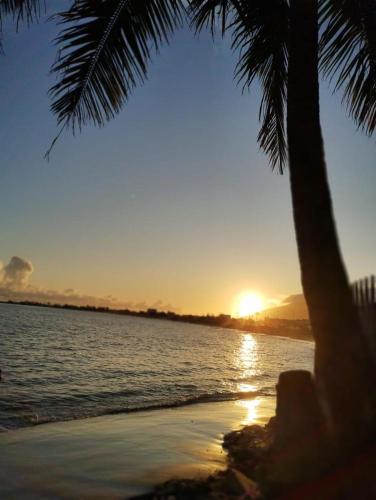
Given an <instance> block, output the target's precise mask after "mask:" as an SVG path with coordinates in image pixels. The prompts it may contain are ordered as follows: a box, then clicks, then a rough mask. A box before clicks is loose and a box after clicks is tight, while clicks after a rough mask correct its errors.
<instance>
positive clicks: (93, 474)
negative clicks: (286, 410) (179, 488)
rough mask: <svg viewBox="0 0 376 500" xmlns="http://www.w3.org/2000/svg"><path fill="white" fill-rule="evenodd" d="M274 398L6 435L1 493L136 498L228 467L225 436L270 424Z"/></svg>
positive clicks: (1, 438)
mask: <svg viewBox="0 0 376 500" xmlns="http://www.w3.org/2000/svg"><path fill="white" fill-rule="evenodd" d="M274 409H275V401H274V399H273V398H255V399H251V400H242V401H236V402H234V401H231V402H219V403H210V404H198V405H192V406H187V407H181V408H172V409H163V410H155V411H147V412H139V413H134V414H120V415H110V416H103V417H96V418H90V419H82V420H75V421H70V422H60V423H51V424H45V425H40V426H36V427H33V428H28V429H21V430H17V431H10V432H4V433H2V434H1V435H0V448H1V450H2V453H1V456H0V496H1V498H4V499H5V498H6V499H16V498H17V499H22V498H28V499H33V498H38V499H40V498H49V499H51V498H67V499H68V498H98V499H99V498H106V499H109V498H114V499H115V498H129V497H132V496H134V495H138V494H142V493H146V492H148V491H150V490H151V489H152V487H153V485H155V484H156V483H159V482H161V481H165V480H168V479H171V478H177V477H199V476H204V475H209V474H210V473H212V472H214V471H215V470H219V469H222V468H224V465H225V461H226V456H225V454H224V452H223V450H222V446H221V444H222V438H223V435H224V434H225V433H227V432H229V431H231V430H233V429H237V428H241V427H242V426H243V425H247V424H250V423H260V424H263V423H265V422H266V421H267V420H268V418H269V417H270V416H271V415H272V414H273V413H274Z"/></svg>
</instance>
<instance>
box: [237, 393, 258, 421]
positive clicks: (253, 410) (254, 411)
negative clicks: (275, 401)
mask: <svg viewBox="0 0 376 500" xmlns="http://www.w3.org/2000/svg"><path fill="white" fill-rule="evenodd" d="M236 404H237V405H238V406H242V407H243V408H244V409H245V410H247V413H246V414H245V416H244V418H243V420H242V421H241V422H240V423H241V424H242V425H250V424H254V423H255V422H256V421H257V420H258V418H259V413H258V407H259V405H260V399H243V400H241V401H237V402H236Z"/></svg>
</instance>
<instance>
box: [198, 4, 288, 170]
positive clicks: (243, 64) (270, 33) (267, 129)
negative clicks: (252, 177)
mask: <svg viewBox="0 0 376 500" xmlns="http://www.w3.org/2000/svg"><path fill="white" fill-rule="evenodd" d="M190 12H191V18H192V22H193V24H194V26H195V28H196V30H197V31H201V30H202V29H204V28H209V29H210V30H211V32H212V34H214V33H215V30H216V28H217V26H218V25H219V26H220V27H221V32H222V35H224V34H225V33H226V32H227V31H229V32H230V33H231V34H232V48H233V50H234V51H237V52H238V53H239V61H238V63H237V66H236V69H235V78H236V80H237V81H238V83H243V88H249V87H250V86H251V84H252V83H253V81H254V80H255V79H258V80H259V81H260V83H261V87H262V94H263V95H262V99H261V104H260V109H259V119H260V121H261V129H260V132H259V134H258V137H257V140H258V142H259V144H260V147H261V148H262V149H263V151H264V152H265V153H266V154H267V155H268V157H269V161H270V164H271V167H272V168H273V169H274V168H276V167H278V170H279V172H280V173H283V170H284V167H285V165H286V161H287V146H286V131H285V113H286V98H287V95H286V87H287V34H288V5H287V1H286V0H227V1H226V0H192V1H191V3H190Z"/></svg>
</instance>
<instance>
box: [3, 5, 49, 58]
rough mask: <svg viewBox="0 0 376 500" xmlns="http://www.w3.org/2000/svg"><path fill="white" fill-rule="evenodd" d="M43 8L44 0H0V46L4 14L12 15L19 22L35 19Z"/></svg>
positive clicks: (28, 22) (29, 21)
mask: <svg viewBox="0 0 376 500" xmlns="http://www.w3.org/2000/svg"><path fill="white" fill-rule="evenodd" d="M44 10H45V2H44V0H0V48H1V43H2V23H3V19H4V18H5V17H6V16H12V17H13V19H14V21H16V26H17V28H18V26H19V24H20V23H22V22H26V23H27V24H30V23H32V22H33V21H37V20H38V18H39V17H40V15H41V13H42V11H44Z"/></svg>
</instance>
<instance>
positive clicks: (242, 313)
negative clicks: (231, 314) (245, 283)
mask: <svg viewBox="0 0 376 500" xmlns="http://www.w3.org/2000/svg"><path fill="white" fill-rule="evenodd" d="M264 308H265V304H264V300H263V298H262V296H261V295H260V294H259V293H255V292H245V293H243V294H242V295H240V297H239V298H238V301H237V304H236V307H235V312H236V315H237V316H239V317H241V318H244V317H247V316H253V315H254V314H256V313H259V312H260V311H262V310H263V309H264Z"/></svg>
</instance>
